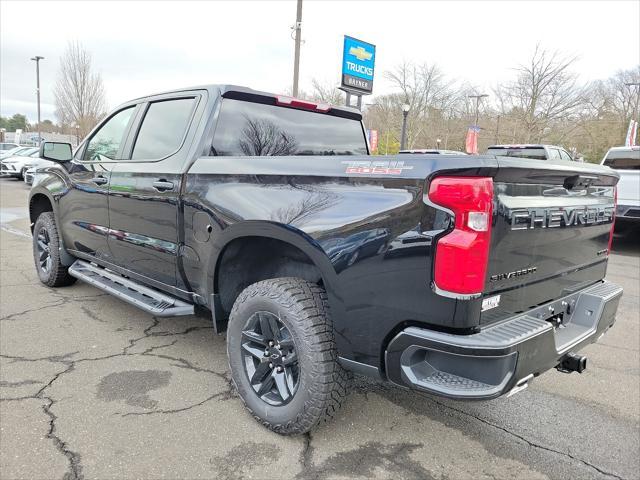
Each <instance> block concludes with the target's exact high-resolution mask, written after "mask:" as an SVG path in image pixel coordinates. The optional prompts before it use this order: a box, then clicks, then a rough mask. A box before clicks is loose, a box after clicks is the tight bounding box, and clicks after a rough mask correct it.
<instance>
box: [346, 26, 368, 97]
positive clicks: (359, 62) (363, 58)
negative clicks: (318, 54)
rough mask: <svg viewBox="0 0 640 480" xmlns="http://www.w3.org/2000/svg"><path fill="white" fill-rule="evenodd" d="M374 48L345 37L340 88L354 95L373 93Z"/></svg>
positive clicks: (360, 41)
mask: <svg viewBox="0 0 640 480" xmlns="http://www.w3.org/2000/svg"><path fill="white" fill-rule="evenodd" d="M375 60H376V46H375V45H372V44H370V43H367V42H363V41H362V40H357V39H355V38H353V37H349V36H347V35H345V36H344V49H343V52H342V88H343V89H344V90H349V91H352V92H353V93H356V94H360V95H362V94H365V95H366V94H367V93H371V92H372V91H373V67H374V63H375Z"/></svg>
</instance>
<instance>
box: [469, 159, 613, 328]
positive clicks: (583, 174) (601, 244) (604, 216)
mask: <svg viewBox="0 0 640 480" xmlns="http://www.w3.org/2000/svg"><path fill="white" fill-rule="evenodd" d="M498 164H499V169H498V173H497V175H496V177H495V178H494V202H495V204H494V219H493V227H492V233H491V250H490V254H489V264H488V268H487V278H486V282H485V292H484V295H483V296H484V298H488V297H496V296H497V295H500V298H499V299H498V298H494V299H493V301H489V300H487V302H484V305H485V307H484V311H483V312H482V317H481V322H482V323H488V322H492V321H496V320H500V319H501V318H504V317H506V316H509V315H513V314H514V313H518V312H523V311H526V310H529V309H531V308H534V307H536V306H538V305H541V304H544V303H546V302H548V301H551V300H555V299H558V298H560V297H562V296H564V295H568V294H569V293H572V292H574V291H576V290H578V289H581V288H584V287H586V286H588V285H591V284H593V283H596V282H598V281H600V280H601V279H602V278H604V276H605V273H606V260H607V256H608V244H609V237H610V232H611V227H612V222H613V218H614V212H615V205H614V186H615V184H616V183H617V181H618V175H617V174H616V173H615V172H614V171H613V170H611V169H609V168H604V167H601V166H599V165H591V164H579V163H576V162H566V163H564V162H563V163H558V164H552V163H549V162H538V161H532V160H517V159H507V158H505V157H498Z"/></svg>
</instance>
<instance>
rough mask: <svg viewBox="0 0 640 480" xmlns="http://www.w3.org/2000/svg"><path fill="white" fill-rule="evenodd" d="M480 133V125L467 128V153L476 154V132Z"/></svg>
mask: <svg viewBox="0 0 640 480" xmlns="http://www.w3.org/2000/svg"><path fill="white" fill-rule="evenodd" d="M479 133H480V127H477V126H475V125H474V126H471V127H469V130H467V140H466V145H465V147H466V150H467V153H468V154H469V155H477V154H478V134H479Z"/></svg>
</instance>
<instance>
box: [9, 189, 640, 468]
mask: <svg viewBox="0 0 640 480" xmlns="http://www.w3.org/2000/svg"><path fill="white" fill-rule="evenodd" d="M27 195H28V190H27V188H26V187H25V185H24V184H23V183H22V182H17V181H14V180H11V179H0V223H1V225H0V227H1V228H0V478H1V479H21V478H29V479H52V478H53V479H55V478H58V479H83V478H99V479H108V478H145V479H146V478H171V479H173V478H216V479H242V478H247V479H248V478H256V477H258V478H298V479H325V478H326V479H334V478H335V479H342V478H349V479H351V478H356V479H360V478H394V479H396V478H397V479H439V480H440V479H474V480H475V479H511V478H522V479H546V478H552V479H566V478H576V479H577V478H580V479H615V478H620V479H637V478H639V477H640V440H639V438H640V403H639V402H640V379H639V373H640V354H639V350H640V318H639V310H640V308H639V307H640V305H639V302H640V291H639V290H640V279H639V274H640V242H639V241H638V238H640V237H639V236H638V232H637V231H636V232H635V233H634V234H633V235H627V236H617V237H616V240H615V243H614V249H615V251H616V252H615V254H614V255H612V257H611V259H610V264H609V270H608V278H609V279H610V280H612V281H614V282H617V283H619V284H622V285H623V286H624V288H625V293H624V296H623V298H622V300H621V303H620V308H619V312H618V320H617V322H616V325H615V326H614V328H612V329H611V331H610V332H609V333H608V334H607V335H606V336H605V337H603V338H602V339H601V340H600V342H599V343H597V344H595V345H591V346H589V347H587V348H586V349H585V350H584V351H583V352H584V353H585V354H586V355H588V357H589V368H588V369H587V371H586V372H585V373H584V374H582V375H578V374H576V373H574V374H571V375H566V374H561V373H559V372H556V371H555V370H553V371H550V372H548V373H547V374H545V375H543V376H541V377H540V378H538V379H536V380H535V381H534V382H533V383H532V385H531V386H530V387H529V388H528V389H527V390H525V391H524V392H521V393H519V394H517V395H515V396H513V397H510V398H501V399H498V400H494V401H491V402H472V403H465V402H457V401H450V400H446V399H442V398H439V397H433V396H429V395H422V394H419V393H415V392H409V391H405V390H402V389H399V388H396V387H393V386H391V385H388V384H384V383H380V382H374V381H371V380H368V379H365V378H357V379H356V382H355V385H354V389H353V393H352V394H351V395H350V397H349V398H348V400H347V401H346V402H345V404H344V406H343V408H342V410H341V411H340V413H339V414H338V416H337V418H336V419H335V420H334V421H333V422H331V423H328V424H324V425H321V426H320V427H318V428H316V429H315V430H313V431H312V432H311V433H310V434H307V435H304V436H299V437H281V436H279V435H276V434H273V433H271V432H270V431H268V430H266V429H265V428H263V427H261V426H260V425H259V424H258V423H257V422H255V421H254V420H253V418H252V417H251V416H250V415H249V414H248V413H247V412H246V411H245V410H244V409H243V407H242V404H241V402H240V400H239V399H238V398H237V397H236V395H235V394H234V392H233V390H232V388H231V386H230V382H229V372H228V366H227V360H226V350H225V338H224V336H216V335H215V334H214V333H213V329H212V328H211V322H210V319H209V318H208V317H207V316H206V315H202V316H190V317H178V318H166V319H161V318H154V317H151V316H149V315H147V314H146V313H143V312H141V311H139V310H137V309H136V308H134V307H132V306H129V305H127V304H125V303H123V302H121V301H120V300H118V299H116V298H113V297H110V296H108V295H105V294H103V293H102V292H101V291H99V290H97V289H95V288H93V287H91V286H88V285H85V284H82V283H80V282H78V283H76V284H75V285H74V286H72V287H68V288H61V289H57V290H54V289H49V288H46V287H44V286H43V285H41V284H40V283H39V281H38V279H37V276H36V273H35V269H34V266H33V260H32V256H31V242H30V235H29V225H28V219H27V218H26V217H27V210H26V200H27Z"/></svg>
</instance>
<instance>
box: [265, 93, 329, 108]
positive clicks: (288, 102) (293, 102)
mask: <svg viewBox="0 0 640 480" xmlns="http://www.w3.org/2000/svg"><path fill="white" fill-rule="evenodd" d="M276 103H277V104H278V105H284V106H286V107H292V108H302V109H304V110H315V111H317V112H328V111H329V110H330V109H331V106H330V105H328V104H326V103H316V102H309V101H308V100H300V99H299V98H293V97H284V96H282V95H278V96H277V97H276Z"/></svg>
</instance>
